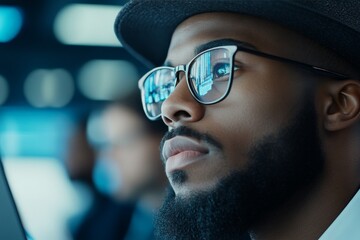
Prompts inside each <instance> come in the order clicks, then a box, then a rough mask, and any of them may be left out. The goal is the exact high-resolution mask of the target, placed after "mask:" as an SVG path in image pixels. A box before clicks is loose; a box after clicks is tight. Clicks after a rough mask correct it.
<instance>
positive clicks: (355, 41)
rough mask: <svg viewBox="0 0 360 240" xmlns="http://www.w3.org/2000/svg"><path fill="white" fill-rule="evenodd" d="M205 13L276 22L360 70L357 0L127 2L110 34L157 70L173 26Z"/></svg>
mask: <svg viewBox="0 0 360 240" xmlns="http://www.w3.org/2000/svg"><path fill="white" fill-rule="evenodd" d="M206 12H232V13H241V14H246V15H252V16H257V17H260V18H263V19H266V20H269V21H272V22H275V23H278V24H280V25H282V26H285V27H287V28H288V29H292V30H295V31H296V32H298V33H301V34H302V35H304V36H307V37H308V38H311V39H313V40H315V41H316V42H318V43H320V44H321V45H323V46H325V47H327V48H329V49H331V50H333V51H335V52H336V53H337V54H338V55H340V56H342V57H343V58H344V59H346V60H348V61H349V62H350V63H352V64H353V65H355V66H357V67H359V68H360V1H359V0H132V1H130V2H128V4H127V5H125V6H124V8H123V9H122V10H121V11H120V13H119V14H118V16H117V19H116V21H115V33H116V36H117V37H118V39H119V40H120V42H121V43H122V44H123V46H124V47H125V48H126V49H127V50H128V51H129V52H130V53H131V54H133V55H134V56H135V57H136V58H138V59H139V60H140V61H141V62H143V63H144V64H145V65H146V66H148V67H154V66H159V65H162V64H163V61H164V60H165V57H166V54H167V50H168V47H169V44H170V39H171V36H172V34H173V32H174V30H175V28H176V27H177V26H178V25H179V24H180V23H181V22H183V21H184V20H185V19H187V18H189V17H191V16H193V15H196V14H199V13H206Z"/></svg>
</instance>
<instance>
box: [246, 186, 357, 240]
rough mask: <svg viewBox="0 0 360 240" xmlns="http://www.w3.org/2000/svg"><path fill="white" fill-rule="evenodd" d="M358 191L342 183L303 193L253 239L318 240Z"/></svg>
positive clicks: (265, 223) (259, 227) (271, 217)
mask: <svg viewBox="0 0 360 240" xmlns="http://www.w3.org/2000/svg"><path fill="white" fill-rule="evenodd" d="M325 182H327V183H326V184H325ZM357 189H358V186H355V185H354V186H353V187H350V188H349V187H347V188H346V187H344V186H341V184H339V183H338V181H331V179H329V180H328V181H326V180H324V181H323V182H322V183H318V184H317V185H315V186H313V188H312V190H311V191H310V192H308V193H307V194H305V193H304V192H303V193H299V194H298V195H296V196H294V198H293V199H292V200H290V201H289V203H288V204H286V205H283V206H282V207H281V209H277V211H276V212H274V213H272V214H271V215H269V217H268V218H267V219H266V220H265V221H263V222H261V223H260V224H258V225H257V226H256V227H255V228H253V229H252V230H251V231H250V234H251V237H252V239H253V240H286V239H292V240H303V239H318V238H319V237H320V236H321V235H322V233H323V232H325V230H326V229H327V228H328V227H329V226H330V225H331V223H332V222H333V221H334V220H335V218H336V217H337V216H338V215H339V214H340V213H341V211H342V210H343V209H344V208H345V207H346V205H347V204H348V202H349V201H350V200H351V198H352V197H353V195H354V193H355V192H356V191H357ZM304 196H305V197H304Z"/></svg>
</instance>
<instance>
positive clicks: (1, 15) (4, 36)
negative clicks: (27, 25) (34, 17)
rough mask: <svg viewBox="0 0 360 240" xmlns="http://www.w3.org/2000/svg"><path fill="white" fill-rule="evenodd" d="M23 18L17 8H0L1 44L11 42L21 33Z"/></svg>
mask: <svg viewBox="0 0 360 240" xmlns="http://www.w3.org/2000/svg"><path fill="white" fill-rule="evenodd" d="M22 23H23V18H22V14H21V12H20V10H19V9H18V8H16V7H9V6H0V42H9V41H11V40H12V39H13V38H14V37H15V36H16V35H17V34H18V33H19V31H20V29H21V26H22Z"/></svg>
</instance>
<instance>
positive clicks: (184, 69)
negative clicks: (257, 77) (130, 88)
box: [138, 45, 350, 121]
mask: <svg viewBox="0 0 360 240" xmlns="http://www.w3.org/2000/svg"><path fill="white" fill-rule="evenodd" d="M217 49H226V50H228V51H229V53H230V54H231V56H230V60H231V62H230V69H231V72H230V75H229V80H228V81H229V84H228V87H227V89H226V92H225V93H224V94H223V95H222V97H220V98H219V99H216V100H214V101H211V102H207V101H206V102H205V101H202V100H201V99H199V98H198V97H197V96H196V94H195V92H196V91H195V90H194V88H193V86H192V84H191V83H190V81H191V80H190V78H189V74H190V73H189V71H188V70H189V67H190V66H191V65H192V64H193V62H194V61H195V60H196V59H197V58H198V57H199V56H201V55H203V54H204V53H207V52H210V51H214V50H217ZM238 51H242V52H246V53H250V54H253V55H256V56H259V57H264V58H267V59H271V60H275V61H279V62H283V63H287V64H291V65H294V66H296V67H300V68H302V69H304V70H306V71H310V72H313V73H315V74H317V75H322V76H325V77H329V78H332V79H336V80H345V79H349V78H350V77H349V76H347V75H345V74H342V73H338V72H336V71H332V70H328V69H325V68H321V67H317V66H313V65H310V64H307V63H302V62H299V61H296V60H292V59H288V58H284V57H280V56H276V55H272V54H268V53H264V52H261V51H257V50H255V49H250V48H247V47H244V46H239V45H224V46H218V47H213V48H210V49H207V50H205V51H202V52H201V53H198V54H197V55H196V56H195V57H193V58H192V59H191V60H190V61H189V62H188V63H187V64H186V65H185V64H184V65H178V66H175V67H169V66H160V67H156V68H154V69H152V70H150V71H149V72H147V73H146V74H145V75H144V76H142V77H141V78H140V80H139V82H138V87H139V89H140V90H141V92H142V94H141V98H142V105H143V108H144V112H145V115H146V116H147V117H148V118H149V119H150V120H153V121H155V120H158V119H159V118H160V117H161V113H160V114H159V115H157V116H155V117H153V116H150V115H149V114H148V112H147V110H146V103H145V99H144V94H143V92H144V91H145V90H144V82H145V80H146V79H147V78H148V77H149V76H150V75H151V74H153V73H154V72H156V71H158V70H165V69H168V70H172V71H174V76H175V85H174V88H175V87H176V86H177V85H178V83H179V81H180V79H179V77H178V76H179V72H181V71H182V72H184V73H185V78H186V83H187V86H188V89H189V91H190V93H191V95H192V96H193V98H194V99H195V100H196V101H198V102H199V103H201V104H203V105H212V104H216V103H218V102H221V101H222V100H224V99H225V98H226V97H227V96H228V95H229V93H230V89H231V86H232V82H233V73H234V58H235V55H236V53H237V52H238ZM169 96H170V95H169Z"/></svg>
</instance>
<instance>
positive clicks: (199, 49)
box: [194, 38, 258, 55]
mask: <svg viewBox="0 0 360 240" xmlns="http://www.w3.org/2000/svg"><path fill="white" fill-rule="evenodd" d="M225 45H236V46H240V47H245V48H248V49H252V50H258V49H257V48H256V47H255V46H254V45H252V44H251V43H248V42H243V41H239V40H235V39H230V38H228V39H217V40H214V41H211V42H207V43H204V44H201V45H200V46H197V47H196V48H195V51H194V54H195V55H197V54H199V53H201V52H203V51H205V50H207V49H210V48H214V47H219V46H225Z"/></svg>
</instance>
